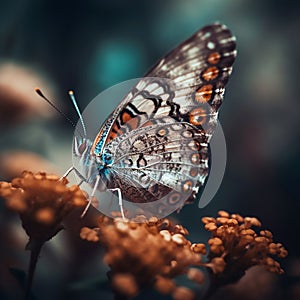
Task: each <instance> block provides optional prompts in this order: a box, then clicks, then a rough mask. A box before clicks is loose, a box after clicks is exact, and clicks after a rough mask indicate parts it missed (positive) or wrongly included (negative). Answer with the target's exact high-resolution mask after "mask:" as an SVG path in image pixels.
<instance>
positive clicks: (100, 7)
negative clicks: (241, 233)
mask: <svg viewBox="0 0 300 300" xmlns="http://www.w3.org/2000/svg"><path fill="white" fill-rule="evenodd" d="M215 21H220V22H222V23H224V24H226V25H227V26H228V27H229V28H230V29H231V30H232V32H233V33H234V35H235V36H236V37H237V48H238V56H237V60H236V63H235V65H234V71H233V74H232V76H231V79H230V81H229V84H228V86H227V90H226V93H225V101H224V105H223V106H222V108H221V112H220V122H221V124H222V127H223V130H224V133H225V137H226V140H227V152H228V153H227V154H228V160H227V168H226V172H225V177H224V179H223V183H222V185H221V187H220V189H219V191H218V193H217V195H216V196H215V198H214V199H213V201H212V202H211V203H210V204H209V205H208V206H207V207H205V208H204V209H201V210H200V209H196V208H197V204H194V205H190V206H188V207H185V208H184V209H183V211H182V213H181V214H179V215H175V216H174V217H175V218H176V219H177V220H178V222H180V223H181V224H182V225H184V226H185V227H187V228H188V229H189V231H190V233H191V239H192V240H193V241H205V239H206V238H207V235H205V232H204V231H203V229H202V225H201V222H200V220H201V217H202V216H205V215H216V213H217V211H218V210H219V209H225V210H228V211H230V212H237V213H240V214H242V215H254V216H256V217H258V218H259V219H260V220H261V221H262V222H263V224H264V227H265V228H267V229H270V230H271V231H272V232H273V234H274V236H275V238H274V239H275V240H276V241H280V242H282V243H283V244H284V245H285V246H286V248H287V249H288V251H289V257H288V259H285V261H284V262H283V268H284V269H285V270H286V274H285V275H283V276H281V277H280V278H278V277H277V276H275V277H274V276H272V275H268V274H265V273H263V272H258V273H257V274H254V275H253V274H250V275H249V279H248V281H247V280H246V284H245V283H243V284H244V285H242V284H241V285H240V286H239V287H234V288H231V290H229V291H227V292H226V293H227V294H226V293H225V292H224V293H223V294H222V297H223V298H222V299H225V298H226V297H227V298H226V299H238V298H241V295H242V297H243V299H300V282H299V278H300V242H299V237H298V235H299V232H300V224H299V215H298V213H299V214H300V201H299V200H300V199H299V192H298V187H299V182H300V176H299V173H300V156H299V147H300V142H299V139H300V135H299V129H300V126H299V125H300V117H299V110H300V101H299V95H298V94H299V78H300V77H299V70H298V69H299V63H300V62H299V50H300V38H299V36H300V3H299V2H297V1H271V0H265V1H253V0H243V1H238V0H227V1H224V0H213V1H211V0H188V1H183V0H165V1H158V0H152V1H137V0H131V1H127V2H126V1H117V0H111V1H99V0H98V1H97V0H87V1H37V0H28V1H22V0H11V1H1V2H0V128H1V137H0V176H1V177H0V179H1V180H9V179H11V178H12V177H14V176H16V175H18V174H19V173H20V172H21V171H22V170H23V169H30V170H33V171H38V170H47V171H48V172H55V173H58V174H62V173H63V172H64V171H65V170H66V169H67V168H68V167H69V166H70V165H71V143H72V138H73V128H72V126H71V125H70V124H68V123H67V122H66V121H65V120H64V119H63V118H62V117H61V116H60V115H58V113H56V112H55V111H54V110H53V109H52V108H51V107H50V106H49V105H48V104H47V103H45V102H44V101H43V100H42V99H41V98H40V97H38V96H37V95H36V94H35V92H34V88H35V87H39V88H41V89H42V91H43V92H44V93H45V95H47V96H48V97H49V98H51V99H52V100H53V102H54V103H55V104H56V105H57V106H58V107H59V108H61V109H62V110H63V111H64V112H65V113H66V114H67V115H68V116H70V118H71V119H72V120H74V122H77V116H76V113H75V111H74V108H73V107H72V105H71V102H70V100H69V99H68V95H67V91H68V90H69V89H72V90H74V91H75V94H76V97H77V99H78V103H79V105H80V107H81V109H83V108H84V107H85V106H86V105H87V104H88V103H89V102H90V101H91V100H92V99H93V98H94V97H95V96H96V95H98V94H99V93H100V92H101V91H103V90H105V89H106V88H108V87H110V86H112V85H114V84H117V83H119V82H121V81H124V80H128V79H131V78H136V77H140V76H142V75H143V74H144V73H145V72H146V71H147V70H148V69H149V68H150V67H151V66H152V65H153V64H154V63H155V62H156V61H157V60H158V59H160V58H161V57H162V56H164V55H165V54H166V53H167V52H168V51H169V50H171V49H172V48H173V47H174V46H176V45H177V44H179V43H180V42H182V41H183V40H184V39H186V38H187V37H189V36H190V35H192V34H193V33H194V32H195V31H197V30H198V29H199V28H201V27H202V26H204V25H206V24H210V23H213V22H215ZM103 105H104V106H105V105H106V104H103ZM103 109H109V108H103ZM100 121H101V122H102V121H104V120H100ZM1 207H2V208H1V218H0V220H1V221H0V223H1V230H0V235H1V236H0V238H1V241H0V243H1V250H0V251H1V278H2V280H1V281H2V283H1V292H0V296H1V299H20V293H21V292H18V288H17V285H16V283H15V282H14V278H13V277H12V276H11V275H10V273H9V272H8V271H7V269H8V267H10V266H15V267H18V268H20V269H26V266H27V261H28V255H29V253H27V252H25V251H23V248H24V245H25V243H26V236H25V235H24V233H23V232H22V229H21V227H20V224H18V219H17V218H16V216H15V215H14V214H13V213H10V212H8V211H7V210H6V209H5V208H4V206H3V205H2V206H1ZM75 240H76V238H74V237H70V236H68V233H66V232H62V233H60V234H59V235H58V236H57V237H56V238H55V239H54V240H53V241H51V242H50V243H47V245H46V246H45V248H44V249H43V252H42V256H41V258H40V262H39V265H38V270H37V276H36V278H35V285H34V291H35V294H36V297H37V299H54V298H55V299H65V298H66V297H67V296H70V295H71V296H73V298H74V299H83V297H84V298H85V299H92V298H94V297H100V298H101V297H102V298H101V299H113V296H112V294H111V293H110V290H109V289H108V288H106V287H105V284H104V285H103V288H100V289H99V288H94V290H91V289H89V290H86V291H82V290H79V291H78V290H76V288H77V287H78V285H76V282H77V283H78V282H82V280H88V279H89V278H95V277H97V276H98V278H100V277H101V276H102V277H103V278H104V280H105V276H106V275H105V272H106V269H105V266H104V265H102V263H101V255H100V252H99V249H95V247H94V245H92V246H93V247H90V248H89V247H86V246H83V245H82V244H80V242H79V241H78V240H76V241H75ZM74 247H77V248H76V249H75V248H74ZM91 253H93V255H94V256H91ZM92 257H93V258H92ZM251 276H252V277H251ZM256 281H257V282H259V284H260V285H259V284H258V283H257V285H255V284H256ZM253 286H254V287H253ZM15 287H16V288H15ZM255 287H256V288H255ZM266 287H268V288H267V289H266V290H267V292H266V294H263V292H259V293H258V294H255V296H253V291H254V290H255V289H257V290H259V291H262V289H264V288H266ZM235 289H236V290H235ZM238 289H240V290H238ZM257 290H256V292H257ZM74 291H75V292H74ZM251 293H252V294H251ZM143 297H144V298H145V299H146V296H145V295H144V296H143ZM251 297H252V298H251ZM140 299H142V298H140ZM162 299H165V298H163V297H162Z"/></svg>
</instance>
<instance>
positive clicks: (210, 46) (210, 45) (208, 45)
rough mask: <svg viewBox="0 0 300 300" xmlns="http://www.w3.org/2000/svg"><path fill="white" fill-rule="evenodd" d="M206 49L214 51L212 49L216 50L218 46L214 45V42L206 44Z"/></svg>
mask: <svg viewBox="0 0 300 300" xmlns="http://www.w3.org/2000/svg"><path fill="white" fill-rule="evenodd" d="M206 47H207V48H208V49H210V50H212V49H215V47H216V44H215V43H213V42H208V43H207V44H206Z"/></svg>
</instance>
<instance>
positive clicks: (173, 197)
mask: <svg viewBox="0 0 300 300" xmlns="http://www.w3.org/2000/svg"><path fill="white" fill-rule="evenodd" d="M180 199H181V195H180V193H178V192H173V193H171V194H170V195H169V196H168V200H167V201H168V203H169V204H171V205H174V204H176V203H178V202H179V201H180Z"/></svg>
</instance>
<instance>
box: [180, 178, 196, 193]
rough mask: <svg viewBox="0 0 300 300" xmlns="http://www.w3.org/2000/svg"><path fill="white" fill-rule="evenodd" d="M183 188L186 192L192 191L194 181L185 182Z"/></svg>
mask: <svg viewBox="0 0 300 300" xmlns="http://www.w3.org/2000/svg"><path fill="white" fill-rule="evenodd" d="M181 188H182V191H183V192H184V193H187V192H191V191H192V190H193V181H192V180H187V181H185V182H183V183H182V187H181Z"/></svg>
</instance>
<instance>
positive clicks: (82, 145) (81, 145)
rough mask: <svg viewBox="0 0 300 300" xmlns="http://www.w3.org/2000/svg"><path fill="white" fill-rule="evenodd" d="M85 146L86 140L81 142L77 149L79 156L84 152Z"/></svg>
mask: <svg viewBox="0 0 300 300" xmlns="http://www.w3.org/2000/svg"><path fill="white" fill-rule="evenodd" d="M86 146H87V143H86V140H83V142H82V143H81V144H80V145H79V147H78V152H79V154H81V155H82V154H83V153H84V151H85V150H86Z"/></svg>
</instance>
